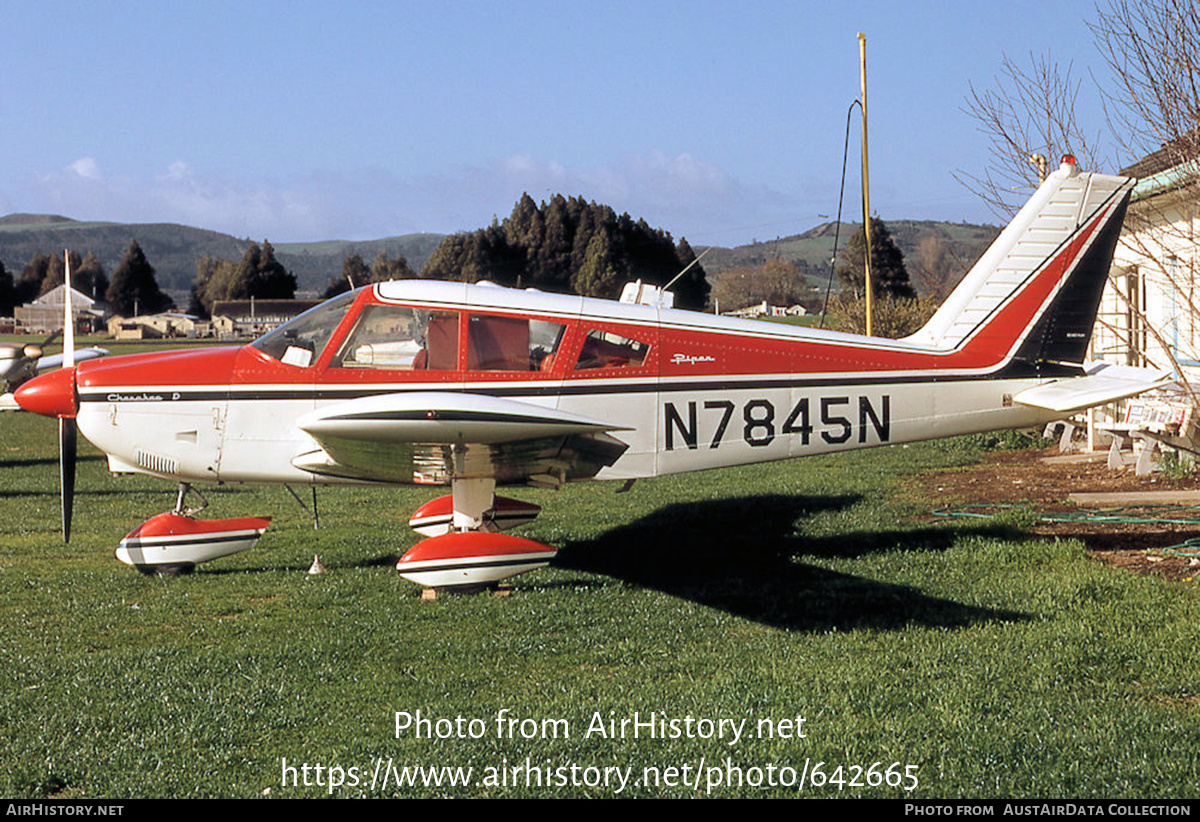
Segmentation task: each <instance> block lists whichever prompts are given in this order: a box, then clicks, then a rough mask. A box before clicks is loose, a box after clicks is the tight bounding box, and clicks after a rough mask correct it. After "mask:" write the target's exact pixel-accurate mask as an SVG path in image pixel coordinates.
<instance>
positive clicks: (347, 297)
mask: <svg viewBox="0 0 1200 822" xmlns="http://www.w3.org/2000/svg"><path fill="white" fill-rule="evenodd" d="M357 296H358V293H357V292H355V291H351V292H348V293H346V294H342V295H340V296H337V297H334V298H333V299H332V300H329V301H328V302H323V303H321V304H320V305H318V306H315V307H314V308H310V309H309V310H308V311H305V312H304V313H303V314H301V315H300V316H298V317H296V318H295V319H293V320H290V321H288V322H286V323H284V324H283V325H281V326H279V327H278V328H276V329H275V330H274V331H269V332H267V333H266V334H264V335H263V336H261V337H259V338H258V339H257V340H255V341H254V342H252V343H251V345H252V346H254V347H255V348H257V349H258V350H259V351H261V352H263V353H264V354H266V355H267V356H268V357H274V358H275V359H277V360H279V361H280V362H283V363H287V364H288V365H295V366H299V367H301V368H305V367H308V366H310V365H312V364H313V363H315V362H316V361H317V358H318V357H320V356H321V351H322V350H324V348H325V346H326V344H328V342H329V338H330V337H331V336H333V332H334V331H335V330H337V327H338V324H339V323H341V321H342V318H343V317H345V316H346V311H347V310H349V308H350V305H351V304H352V303H353V302H354V299H355V297H357Z"/></svg>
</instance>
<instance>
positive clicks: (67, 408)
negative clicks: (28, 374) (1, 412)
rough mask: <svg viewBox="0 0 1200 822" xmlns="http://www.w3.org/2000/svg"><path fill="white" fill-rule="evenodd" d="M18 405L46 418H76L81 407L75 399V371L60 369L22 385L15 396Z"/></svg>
mask: <svg viewBox="0 0 1200 822" xmlns="http://www.w3.org/2000/svg"><path fill="white" fill-rule="evenodd" d="M13 399H15V400H16V401H17V405H19V406H21V407H22V408H24V409H25V410H26V411H32V412H33V413H35V414H41V415H42V416H44V417H74V416H75V412H76V411H77V410H78V408H79V405H78V402H77V401H76V397H75V369H74V368H60V369H58V370H57V371H51V372H50V373H49V374H42V375H41V376H40V377H35V378H34V379H32V380H30V381H29V382H27V383H25V384H24V385H22V386H21V387H20V388H18V389H17V390H16V393H14V394H13Z"/></svg>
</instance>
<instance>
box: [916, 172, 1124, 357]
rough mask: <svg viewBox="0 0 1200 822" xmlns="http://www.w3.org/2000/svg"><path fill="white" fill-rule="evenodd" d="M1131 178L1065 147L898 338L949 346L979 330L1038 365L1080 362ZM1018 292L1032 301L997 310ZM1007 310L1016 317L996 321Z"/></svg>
mask: <svg viewBox="0 0 1200 822" xmlns="http://www.w3.org/2000/svg"><path fill="white" fill-rule="evenodd" d="M1132 185H1133V180H1131V179H1129V178H1127V177H1114V176H1108V175H1102V174H1094V173H1086V174H1085V173H1080V171H1079V169H1078V167H1077V166H1076V165H1075V163H1074V158H1071V157H1064V158H1063V164H1062V165H1061V166H1060V167H1059V168H1058V170H1057V171H1055V172H1054V173H1052V174H1051V175H1050V176H1049V177H1048V178H1047V179H1046V181H1045V182H1044V183H1042V185H1041V186H1040V187H1039V188H1038V190H1037V191H1036V192H1035V193H1034V195H1033V197H1032V198H1031V199H1030V200H1029V202H1028V203H1026V204H1025V207H1024V208H1022V209H1021V211H1020V212H1019V213H1018V214H1017V216H1016V217H1015V218H1014V219H1013V221H1012V222H1011V223H1009V225H1008V227H1007V228H1005V229H1004V231H1003V232H1001V234H1000V236H999V237H997V238H996V240H995V242H993V243H992V245H991V247H990V248H988V250H987V252H986V253H984V255H983V256H982V257H980V258H979V261H978V262H977V263H976V264H975V265H974V267H972V268H971V270H970V271H969V272H967V275H966V276H965V277H964V278H963V279H962V282H960V283H959V284H958V286H957V287H956V288H955V289H954V291H953V292H952V293H951V294H950V296H949V297H948V298H947V299H946V301H945V302H944V303H943V304H942V306H941V308H939V309H938V311H937V312H936V313H935V314H934V315H933V317H932V318H931V319H930V320H929V322H928V323H926V324H925V326H924V327H923V328H922V329H921V330H920V331H917V332H916V333H915V334H913V335H912V336H910V337H908V338H907V341H908V342H912V343H916V344H919V345H922V346H928V347H931V348H936V349H939V350H943V351H949V350H953V349H956V348H959V347H961V346H963V345H965V344H966V343H968V342H969V341H971V340H975V341H976V342H979V343H982V342H983V341H984V340H983V339H981V338H983V337H987V338H991V339H992V340H993V341H994V343H995V344H996V345H998V346H1000V345H1002V346H1005V347H1006V348H1009V350H1010V351H1011V352H1012V353H1013V354H1014V359H1016V360H1019V361H1021V362H1024V363H1026V364H1027V365H1031V366H1032V369H1031V370H1035V371H1038V372H1041V371H1042V368H1041V365H1042V364H1043V363H1071V364H1077V363H1080V362H1082V360H1083V357H1084V353H1085V351H1086V349H1087V343H1088V339H1089V338H1090V337H1091V330H1092V325H1093V323H1094V322H1095V318H1096V310H1097V307H1098V305H1099V302H1100V294H1101V292H1102V291H1103V289H1104V284H1105V282H1106V281H1107V278H1108V269H1109V267H1110V265H1111V263H1112V255H1113V250H1114V249H1115V247H1116V242H1117V238H1118V237H1119V236H1120V232H1121V225H1122V222H1123V220H1124V215H1125V206H1126V204H1127V203H1128V199H1129V192H1130V190H1131V189H1132ZM1018 300H1023V301H1029V300H1035V301H1036V305H1032V306H1031V308H1030V310H1029V311H1020V312H1017V311H1005V310H1004V309H1005V307H1006V306H1009V305H1010V304H1013V303H1015V302H1016V301H1018ZM1030 312H1032V313H1030ZM1015 315H1019V316H1021V317H1022V322H1021V326H1020V327H1005V326H1008V325H1009V324H1010V323H1011V320H1012V318H1013V317H1014V316H1015ZM1014 342H1015V343H1016V344H1017V347H1016V348H1015V351H1013V349H1012V346H1013V345H1014Z"/></svg>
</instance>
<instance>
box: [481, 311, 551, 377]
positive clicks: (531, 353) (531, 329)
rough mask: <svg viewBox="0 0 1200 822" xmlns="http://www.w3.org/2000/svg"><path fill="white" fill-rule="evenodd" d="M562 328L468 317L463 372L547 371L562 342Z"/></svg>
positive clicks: (542, 322) (512, 319) (526, 321)
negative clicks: (465, 368)
mask: <svg viewBox="0 0 1200 822" xmlns="http://www.w3.org/2000/svg"><path fill="white" fill-rule="evenodd" d="M565 330H566V326H565V325H561V324H559V323H552V322H547V321H545V320H531V319H527V318H525V317H507V316H500V315H495V314H472V315H471V318H470V320H469V321H468V322H467V370H469V371H549V370H550V369H551V368H553V367H554V355H555V354H556V353H557V352H558V346H559V343H561V342H562V338H563V332H564V331H565Z"/></svg>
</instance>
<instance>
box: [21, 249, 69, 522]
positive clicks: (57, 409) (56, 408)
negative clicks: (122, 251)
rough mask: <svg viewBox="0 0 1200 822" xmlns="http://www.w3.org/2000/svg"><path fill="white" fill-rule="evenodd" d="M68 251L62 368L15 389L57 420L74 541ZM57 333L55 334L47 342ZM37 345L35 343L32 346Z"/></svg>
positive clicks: (29, 406) (29, 405) (65, 512)
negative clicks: (72, 519)
mask: <svg viewBox="0 0 1200 822" xmlns="http://www.w3.org/2000/svg"><path fill="white" fill-rule="evenodd" d="M70 259H71V258H70V255H69V254H68V255H67V265H66V270H65V284H66V289H65V290H64V294H65V299H64V300H63V354H62V368H59V369H58V370H57V371H50V372H48V373H46V374H42V375H41V376H39V377H37V378H36V379H32V380H29V381H28V382H26V383H25V384H23V385H21V386H20V387H18V388H17V389H16V390H15V391H14V392H13V399H15V400H16V402H17V405H19V406H21V407H22V408H24V409H25V410H26V411H31V412H33V413H34V414H41V415H42V416H43V417H53V418H55V419H57V420H58V478H59V486H60V490H61V494H62V530H63V542H70V541H71V509H72V503H73V501H74V498H75V462H76V452H77V450H78V445H79V428H78V426H77V424H76V422H75V415H76V414H77V413H78V412H79V392H78V390H77V387H76V383H75V376H76V375H75V360H76V356H75V320H74V316H73V314H72V312H71V262H70ZM56 336H57V334H52V335H51V336H50V337H49V339H47V340H46V342H45V343H43V346H44V345H48V344H49V343H50V341H51V340H53V339H54V337H56ZM29 347H30V348H35V347H36V346H29Z"/></svg>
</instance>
